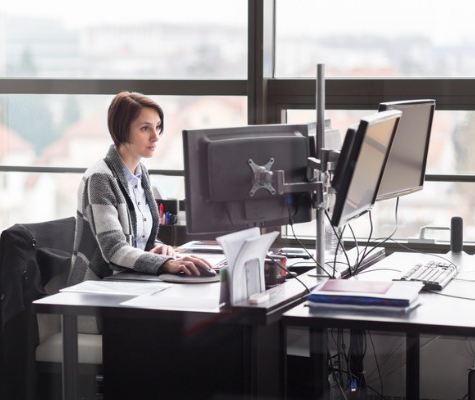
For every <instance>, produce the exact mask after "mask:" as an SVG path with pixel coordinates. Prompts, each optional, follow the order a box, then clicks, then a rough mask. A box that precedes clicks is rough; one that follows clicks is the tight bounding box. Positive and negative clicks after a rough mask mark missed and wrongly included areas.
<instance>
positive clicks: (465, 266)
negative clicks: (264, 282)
mask: <svg viewBox="0 0 475 400" xmlns="http://www.w3.org/2000/svg"><path fill="white" fill-rule="evenodd" d="M423 257H424V256H421V258H420V259H421V260H424V258H423ZM417 258H419V257H418V256H416V255H414V254H410V253H395V254H393V255H391V256H389V257H386V258H385V259H384V260H382V261H380V262H379V263H377V264H375V265H374V266H372V267H371V268H370V269H369V270H367V271H365V272H364V273H362V274H361V275H360V276H358V277H357V278H356V279H367V280H388V279H392V277H394V276H398V274H399V272H398V271H402V270H404V269H406V268H407V267H409V266H410V265H413V264H414V261H415V260H416V259H417ZM448 258H449V259H452V261H453V262H454V263H456V264H457V265H459V266H460V273H459V275H458V276H457V277H456V278H455V280H453V281H452V282H450V283H449V284H448V285H447V286H446V287H445V288H444V289H443V290H442V291H441V292H440V293H437V292H421V294H420V298H421V304H420V305H419V306H418V307H416V308H415V309H413V310H411V311H409V312H398V311H377V312H375V311H368V310H367V311H365V310H356V309H353V310H348V309H344V308H339V309H335V308H333V309H332V308H328V307H326V308H325V307H321V308H317V307H312V308H310V307H308V306H307V305H306V304H305V303H301V304H300V305H298V306H296V307H294V308H292V309H291V310H289V311H287V312H285V313H284V315H283V317H282V323H283V324H284V326H300V327H308V328H309V331H310V358H311V365H312V376H315V377H316V378H315V381H314V398H315V399H325V398H329V387H328V368H327V348H328V347H327V329H328V328H341V329H356V330H374V331H389V332H403V333H405V334H406V337H407V342H406V343H407V345H406V357H407V359H406V398H408V399H418V398H419V391H420V390H419V364H420V362H419V361H420V360H419V344H420V335H421V334H434V335H448V336H475V313H473V308H474V306H475V303H474V300H475V290H474V289H475V285H474V282H473V281H474V280H475V257H474V256H468V255H460V254H459V255H457V254H452V255H451V256H450V257H448Z"/></svg>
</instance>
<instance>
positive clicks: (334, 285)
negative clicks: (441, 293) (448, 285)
mask: <svg viewBox="0 0 475 400" xmlns="http://www.w3.org/2000/svg"><path fill="white" fill-rule="evenodd" d="M401 283H402V285H401ZM421 289H422V284H420V283H419V282H399V281H396V282H393V281H368V280H356V279H329V280H327V281H325V282H323V283H322V284H320V285H318V286H317V287H315V289H313V290H312V292H311V293H310V295H309V297H308V300H309V303H310V304H313V305H315V304H322V305H323V304H332V305H355V306H383V307H399V308H406V307H409V306H411V305H412V304H413V303H414V301H415V300H416V299H417V298H418V295H419V291H420V290H421Z"/></svg>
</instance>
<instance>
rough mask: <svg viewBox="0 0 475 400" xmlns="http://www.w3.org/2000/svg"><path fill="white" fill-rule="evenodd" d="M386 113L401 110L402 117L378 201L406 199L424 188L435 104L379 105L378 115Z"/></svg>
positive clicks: (422, 102)
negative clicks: (406, 196)
mask: <svg viewBox="0 0 475 400" xmlns="http://www.w3.org/2000/svg"><path fill="white" fill-rule="evenodd" d="M387 110H400V111H401V112H402V115H401V120H400V121H399V125H398V128H397V132H396V135H395V137H394V141H393V144H392V146H391V151H390V153H389V156H388V161H387V164H386V168H385V170H384V174H383V177H382V179H381V185H380V187H379V190H378V195H377V197H376V200H384V199H390V198H394V197H399V196H403V195H406V194H409V193H413V192H416V191H418V190H421V189H422V188H423V186H424V179H425V171H426V163H427V153H428V151H429V142H430V134H431V128H432V119H433V116H434V111H435V100H430V99H428V100H407V101H394V102H387V103H381V104H380V105H379V111H387Z"/></svg>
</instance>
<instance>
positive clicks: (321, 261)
mask: <svg viewBox="0 0 475 400" xmlns="http://www.w3.org/2000/svg"><path fill="white" fill-rule="evenodd" d="M316 85H317V86H316V93H315V94H316V98H315V104H316V109H317V138H316V139H317V140H316V149H315V150H316V152H315V154H316V157H317V159H319V160H322V159H323V158H322V149H323V148H324V147H325V66H324V65H323V64H317V82H316ZM322 169H324V168H322ZM322 175H323V172H322V171H320V177H319V180H322V178H323V176H322ZM325 190H326V189H325V185H323V191H324V192H325ZM322 195H323V196H322V199H321V200H324V198H325V193H322ZM316 224H317V236H316V239H315V252H316V260H317V277H318V276H320V275H323V274H325V271H324V270H323V268H324V266H325V248H324V246H325V225H324V224H325V208H324V205H323V204H317V207H316Z"/></svg>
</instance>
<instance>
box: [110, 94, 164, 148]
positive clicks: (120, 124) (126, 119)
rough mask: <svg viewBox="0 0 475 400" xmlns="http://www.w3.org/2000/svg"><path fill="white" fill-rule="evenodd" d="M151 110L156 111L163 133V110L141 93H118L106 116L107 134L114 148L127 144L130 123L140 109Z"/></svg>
mask: <svg viewBox="0 0 475 400" xmlns="http://www.w3.org/2000/svg"><path fill="white" fill-rule="evenodd" d="M144 107H147V108H153V109H154V110H156V111H157V113H158V115H159V116H160V119H161V120H162V132H163V126H164V125H163V124H164V121H163V110H162V108H161V107H160V106H159V105H158V104H157V103H155V102H154V101H153V100H151V99H149V98H148V97H146V96H144V95H143V94H141V93H135V92H127V91H124V92H120V93H119V94H118V95H117V96H115V97H114V99H113V100H112V102H111V104H110V106H109V111H108V115H107V125H108V127H109V133H110V135H111V137H112V140H113V141H114V144H115V145H116V146H120V145H121V144H123V143H129V133H130V126H131V124H132V122H133V121H134V120H135V119H136V118H137V117H138V116H139V114H140V111H141V110H142V108H144Z"/></svg>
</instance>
